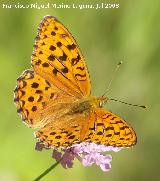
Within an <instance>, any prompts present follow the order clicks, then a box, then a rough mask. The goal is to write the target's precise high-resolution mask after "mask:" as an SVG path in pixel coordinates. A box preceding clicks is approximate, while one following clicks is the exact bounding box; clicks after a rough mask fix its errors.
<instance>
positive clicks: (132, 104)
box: [107, 98, 147, 109]
mask: <svg viewBox="0 0 160 181" xmlns="http://www.w3.org/2000/svg"><path fill="white" fill-rule="evenodd" d="M107 100H109V101H116V102H120V103H123V104H127V105H130V106H136V107H141V108H144V109H145V108H147V106H141V105H137V104H130V103H127V102H123V101H120V100H117V99H112V98H111V99H110V98H108V99H107Z"/></svg>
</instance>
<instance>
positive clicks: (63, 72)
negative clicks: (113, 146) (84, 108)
mask: <svg viewBox="0 0 160 181" xmlns="http://www.w3.org/2000/svg"><path fill="white" fill-rule="evenodd" d="M32 66H33V69H34V71H35V72H36V73H37V74H39V75H40V76H42V77H43V78H44V79H46V80H48V81H49V82H50V83H51V84H54V85H55V86H56V87H58V88H60V89H63V90H64V91H65V92H67V93H68V94H71V95H74V96H76V97H77V98H81V97H82V96H89V95H90V92H91V84H90V78H89V73H88V70H87V67H86V65H85V61H84V57H83V55H82V53H81V51H80V49H79V47H78V45H77V43H76V41H75V39H74V38H73V37H72V35H71V34H70V33H69V31H68V30H67V28H65V26H64V25H63V24H62V23H60V22H59V21H58V20H57V19H56V18H54V17H53V16H46V17H44V19H43V20H42V22H41V24H40V26H39V31H38V34H37V37H36V42H35V45H34V51H33V54H32Z"/></svg>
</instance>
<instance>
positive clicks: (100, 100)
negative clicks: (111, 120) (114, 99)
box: [93, 96, 107, 108]
mask: <svg viewBox="0 0 160 181" xmlns="http://www.w3.org/2000/svg"><path fill="white" fill-rule="evenodd" d="M106 102H107V97H104V96H102V97H98V98H95V99H94V101H93V105H94V106H93V107H100V108H101V107H102V106H103V104H105V103H106Z"/></svg>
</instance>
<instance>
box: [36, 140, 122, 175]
mask: <svg viewBox="0 0 160 181" xmlns="http://www.w3.org/2000/svg"><path fill="white" fill-rule="evenodd" d="M43 148H45V147H44V146H43ZM43 148H42V143H37V144H36V149H37V150H40V151H41V150H42V149H43ZM121 149H122V148H119V147H113V146H105V145H99V144H96V143H88V142H82V143H80V144H75V145H72V146H71V147H69V148H65V149H62V148H61V151H58V150H56V149H54V150H53V153H52V158H54V159H55V160H56V161H59V162H60V163H61V165H62V167H63V168H65V169H66V168H72V166H73V161H74V159H75V158H77V159H78V160H79V161H80V162H81V163H82V164H83V165H84V166H85V167H88V166H91V165H93V164H94V163H95V164H96V165H97V166H99V167H100V168H101V169H102V170H103V171H104V172H107V171H109V170H110V169H111V161H112V156H111V155H110V154H104V152H106V151H114V152H118V151H120V150H121Z"/></svg>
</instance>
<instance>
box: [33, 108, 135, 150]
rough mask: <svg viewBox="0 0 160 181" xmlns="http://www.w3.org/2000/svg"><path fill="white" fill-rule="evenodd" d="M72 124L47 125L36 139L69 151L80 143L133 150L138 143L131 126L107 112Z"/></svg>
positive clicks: (97, 112)
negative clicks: (132, 147) (68, 147)
mask: <svg viewBox="0 0 160 181" xmlns="http://www.w3.org/2000/svg"><path fill="white" fill-rule="evenodd" d="M64 119H65V120H66V119H67V118H66V117H65V118H64ZM68 120H69V122H70V125H68V124H66V125H63V124H61V126H60V127H57V125H56V126H54V124H50V125H46V126H45V127H44V128H42V129H40V130H39V131H38V132H36V136H37V137H38V138H39V139H40V140H41V141H43V143H44V144H45V145H47V146H51V147H59V146H62V147H67V146H70V145H72V144H76V143H80V142H94V143H97V144H102V145H107V146H115V147H130V146H133V145H135V144H136V142H137V137H136V134H135V132H134V130H133V129H132V128H131V126H129V125H128V123H126V122H125V121H124V120H123V119H122V118H120V117H118V116H116V115H115V114H113V113H111V112H109V111H106V110H104V109H100V108H97V109H95V110H92V111H91V112H90V113H89V114H80V115H78V116H76V117H72V118H68ZM60 122H63V120H60ZM64 122H65V123H66V121H64Z"/></svg>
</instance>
